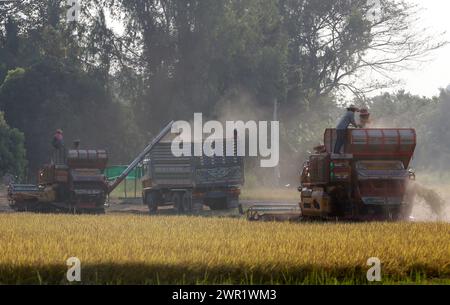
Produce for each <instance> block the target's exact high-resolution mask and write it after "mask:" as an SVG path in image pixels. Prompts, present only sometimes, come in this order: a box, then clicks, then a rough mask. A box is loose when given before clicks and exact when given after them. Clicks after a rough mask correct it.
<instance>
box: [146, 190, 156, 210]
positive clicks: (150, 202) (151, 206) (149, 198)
mask: <svg viewBox="0 0 450 305" xmlns="http://www.w3.org/2000/svg"><path fill="white" fill-rule="evenodd" d="M156 197H157V195H156V194H155V193H154V192H148V193H146V194H145V203H146V204H147V206H148V211H149V213H150V214H155V213H156V212H157V211H158V202H157V201H156Z"/></svg>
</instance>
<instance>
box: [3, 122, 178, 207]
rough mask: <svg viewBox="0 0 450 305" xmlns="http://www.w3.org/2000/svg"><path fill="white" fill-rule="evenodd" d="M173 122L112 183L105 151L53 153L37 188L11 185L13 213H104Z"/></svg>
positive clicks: (41, 171)
mask: <svg viewBox="0 0 450 305" xmlns="http://www.w3.org/2000/svg"><path fill="white" fill-rule="evenodd" d="M172 125H173V121H171V122H170V123H169V124H167V125H166V127H164V129H163V130H161V132H160V133H159V134H158V135H157V136H156V137H155V138H154V139H153V141H152V142H151V143H150V144H149V145H148V146H147V147H146V148H145V149H144V150H143V151H142V152H141V153H140V154H139V155H138V156H137V157H136V158H135V159H134V160H133V161H132V162H131V163H130V165H129V166H128V167H127V168H126V169H125V171H124V172H123V173H122V174H121V175H120V176H119V177H117V179H116V180H114V181H113V182H112V183H110V184H109V183H108V182H107V180H106V176H105V175H104V173H103V171H104V169H105V168H106V165H107V162H108V154H107V152H106V150H87V149H70V150H68V151H67V152H66V151H56V152H55V154H54V156H53V158H52V159H53V160H52V162H51V163H50V164H46V165H44V167H43V168H42V169H41V170H40V171H39V177H38V184H36V185H35V184H11V185H10V186H9V187H8V200H9V203H10V206H11V208H13V209H14V210H16V211H32V212H54V211H61V212H90V213H103V212H104V204H105V201H106V198H107V196H108V194H110V193H111V192H112V191H113V190H114V189H115V188H116V187H117V186H118V185H119V184H120V183H121V182H122V181H123V179H125V178H126V177H127V175H128V174H129V173H130V172H131V171H132V170H133V169H134V168H135V167H136V166H137V165H138V164H139V163H140V162H141V161H142V160H143V159H144V157H145V155H147V154H148V153H149V152H150V151H151V150H152V148H153V147H154V146H155V145H156V144H157V143H158V142H159V141H160V140H161V139H162V138H163V137H164V136H165V135H166V134H167V133H168V132H169V131H170V130H171V128H172Z"/></svg>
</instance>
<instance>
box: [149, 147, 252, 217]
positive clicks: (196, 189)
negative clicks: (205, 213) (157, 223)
mask: <svg viewBox="0 0 450 305" xmlns="http://www.w3.org/2000/svg"><path fill="white" fill-rule="evenodd" d="M230 141H232V142H231V143H232V145H234V143H235V142H234V140H230ZM230 141H228V142H230ZM224 142H227V141H226V140H224ZM193 146H194V145H192V147H193ZM223 147H224V148H225V147H226V144H225V143H224V145H223ZM243 166H244V165H243V157H238V156H211V157H209V156H205V155H203V156H193V151H192V154H191V155H190V156H179V157H177V156H174V155H173V153H172V150H171V142H169V141H166V142H164V141H161V142H159V143H157V144H156V145H155V147H154V148H153V149H152V150H151V152H150V153H149V154H148V156H147V158H146V159H145V160H144V177H143V179H142V198H143V202H144V204H146V205H147V206H148V207H149V211H150V212H151V213H154V212H156V210H157V209H158V207H159V206H164V205H173V207H174V208H175V210H176V211H178V212H180V213H189V212H191V211H194V210H199V209H202V208H203V205H206V206H208V207H209V208H210V209H211V210H220V209H231V208H236V207H238V205H239V194H240V187H241V185H242V184H243V183H244V168H243Z"/></svg>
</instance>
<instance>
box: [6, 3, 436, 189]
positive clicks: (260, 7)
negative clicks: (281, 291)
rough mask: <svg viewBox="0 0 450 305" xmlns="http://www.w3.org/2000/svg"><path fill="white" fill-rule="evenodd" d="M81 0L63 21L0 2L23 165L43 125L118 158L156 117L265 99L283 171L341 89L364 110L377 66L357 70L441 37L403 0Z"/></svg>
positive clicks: (55, 6) (211, 114)
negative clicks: (420, 25)
mask: <svg viewBox="0 0 450 305" xmlns="http://www.w3.org/2000/svg"><path fill="white" fill-rule="evenodd" d="M81 4H82V5H81V13H80V19H79V21H78V22H69V21H68V20H67V19H66V12H67V6H66V1H62V0H23V1H13V2H3V3H0V84H1V85H0V110H1V111H2V112H4V117H5V119H6V122H7V123H8V124H9V125H10V126H11V127H12V128H15V129H17V130H19V131H20V132H22V133H23V135H24V146H25V149H26V160H28V169H29V172H30V173H31V175H33V173H34V172H35V171H36V170H37V168H38V167H39V166H40V164H42V163H43V162H46V161H48V154H49V151H50V149H51V148H50V138H51V136H52V133H53V131H54V130H55V129H56V128H61V129H63V131H64V133H65V137H66V145H70V140H74V139H78V138H79V139H81V143H82V146H85V147H93V148H106V149H108V150H109V152H110V154H111V157H112V160H111V162H113V163H127V162H128V161H129V160H130V158H131V157H132V156H133V155H134V154H135V153H136V152H138V151H139V149H140V148H142V147H144V146H145V143H146V142H148V141H149V140H150V138H151V136H152V135H154V134H155V133H156V132H158V130H159V129H160V128H161V127H162V126H163V125H164V124H165V123H166V122H168V121H169V120H172V119H173V120H178V119H186V120H190V119H191V118H192V114H193V113H194V112H202V113H203V115H204V116H205V117H207V118H209V119H219V120H223V119H226V118H230V117H233V118H234V119H246V118H247V119H255V118H256V119H271V118H272V116H273V109H274V106H275V105H276V106H277V109H278V118H279V120H280V122H281V144H282V148H281V164H280V166H281V172H282V174H283V175H284V176H285V177H286V180H290V179H291V178H293V177H295V175H296V173H295V171H293V170H292V168H293V166H292V162H296V163H299V162H300V160H301V159H302V158H303V157H304V156H305V155H306V154H307V151H308V150H309V149H310V148H311V147H312V146H313V145H314V144H316V143H317V142H318V141H320V137H321V135H322V132H323V128H324V127H325V126H330V125H334V123H335V120H336V119H337V116H338V115H339V111H340V105H341V104H342V101H343V98H342V97H343V96H344V97H346V99H349V96H352V97H354V98H355V99H356V101H358V102H359V103H365V104H370V106H371V107H374V109H376V107H377V106H376V105H378V103H373V105H372V101H375V100H376V99H372V100H368V99H367V98H366V97H365V96H366V94H367V93H369V92H371V91H373V90H379V89H382V88H389V86H390V85H391V83H390V82H391V78H390V77H386V78H384V79H383V78H378V79H382V80H383V81H377V82H370V81H369V80H366V81H363V82H361V81H358V80H361V79H364V75H365V73H368V72H371V73H378V74H379V75H386V74H388V73H389V72H390V71H394V70H397V69H401V68H402V66H404V65H406V64H408V62H409V61H412V60H416V59H419V58H421V57H422V56H424V55H426V54H427V53H428V52H430V51H432V50H434V49H436V48H439V47H441V46H442V45H443V44H444V43H443V42H441V41H440V40H439V39H437V38H439V37H436V36H434V35H426V34H424V33H423V32H417V31H414V27H413V25H414V22H415V20H416V19H415V18H416V17H417V14H418V13H420V12H419V11H417V8H416V7H414V6H412V5H410V4H408V2H407V1H394V0H383V1H374V0H337V1H335V0H314V1H312V0H245V1H243V0H223V1H201V0H134V1H128V0H90V1H82V2H81ZM384 98H385V96H384ZM379 99H383V97H380V98H379ZM428 102H429V103H436V102H435V101H434V100H433V101H427V103H428ZM375 112H376V111H375ZM68 142H69V143H68ZM20 162H21V163H20V164H21V165H19V167H24V166H25V165H24V163H23V162H22V161H20ZM13 168H14V167H13ZM248 168H249V169H250V170H251V169H252V168H253V165H252V162H251V161H250V162H249V167H248ZM6 170H7V168H6V167H4V168H1V171H3V172H5V171H6ZM8 170H10V169H9V168H8ZM255 170H256V169H255ZM23 171H24V170H22V172H23ZM19 172H20V171H19Z"/></svg>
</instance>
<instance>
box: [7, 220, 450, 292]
mask: <svg viewBox="0 0 450 305" xmlns="http://www.w3.org/2000/svg"><path fill="white" fill-rule="evenodd" d="M69 257H77V258H79V259H80V261H81V283H82V284H218V283H227V284H228V283H234V284H261V283H262V284H368V283H369V282H368V281H367V279H366V272H367V270H368V268H369V266H367V260H368V258H370V257H378V258H379V259H380V260H381V276H382V281H381V284H397V283H400V284H402V283H404V284H410V283H421V284H434V283H438V284H442V283H444V284H450V224H449V223H351V224H350V223H347V224H344V223H289V222H285V223H281V222H260V223H256V222H248V221H246V220H244V219H240V218H227V217H200V216H147V215H101V216H92V215H42V214H0V283H1V284H69V283H68V281H67V279H66V272H67V268H68V267H67V266H66V260H67V259H68V258H69Z"/></svg>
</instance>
